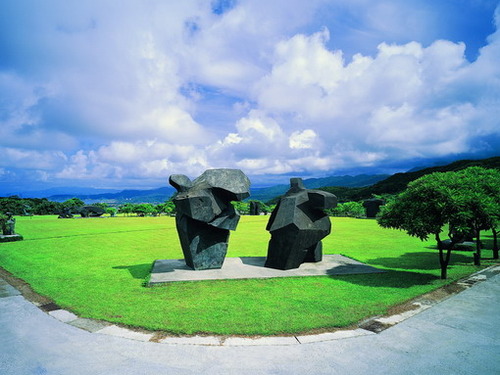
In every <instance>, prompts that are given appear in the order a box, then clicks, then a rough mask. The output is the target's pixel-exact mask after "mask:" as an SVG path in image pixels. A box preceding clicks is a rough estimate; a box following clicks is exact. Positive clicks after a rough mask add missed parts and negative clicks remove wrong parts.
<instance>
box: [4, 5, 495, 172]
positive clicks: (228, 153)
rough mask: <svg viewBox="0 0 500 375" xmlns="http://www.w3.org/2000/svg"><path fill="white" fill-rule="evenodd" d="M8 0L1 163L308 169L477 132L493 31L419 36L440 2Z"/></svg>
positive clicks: (64, 168)
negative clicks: (220, 6)
mask: <svg viewBox="0 0 500 375" xmlns="http://www.w3.org/2000/svg"><path fill="white" fill-rule="evenodd" d="M12 4H13V5H10V4H9V7H8V8H9V9H8V10H9V14H11V15H12V17H10V18H9V19H8V20H5V22H3V23H2V25H0V35H8V36H9V42H8V43H7V42H5V40H4V39H2V38H1V37H0V52H1V53H2V56H4V57H5V58H4V59H3V60H2V67H1V68H0V103H1V105H2V113H0V155H2V159H1V161H0V165H1V167H2V168H3V169H4V175H5V173H8V172H9V171H10V169H11V168H27V170H29V171H30V172H31V171H33V172H34V174H36V173H39V174H40V176H42V175H43V176H44V178H45V179H47V180H50V178H52V177H56V178H61V179H80V178H81V179H84V178H85V179H88V180H92V179H93V180H98V179H114V180H116V181H118V180H119V179H125V178H130V179H137V180H142V179H144V180H147V179H150V180H153V179H158V178H159V179H163V178H165V176H168V174H170V173H186V174H189V175H191V176H195V175H198V174H200V173H201V172H202V171H203V170H204V169H206V168H210V167H240V168H243V169H244V170H245V172H247V173H250V174H264V173H271V174H281V173H293V172H301V173H310V174H314V173H315V172H321V173H323V172H327V171H332V170H335V169H341V168H350V167H356V166H370V165H373V166H376V165H383V164H384V163H386V162H390V161H392V160H397V159H409V158H415V157H420V158H432V157H440V156H445V155H448V154H460V153H466V152H473V151H474V152H476V151H477V152H479V151H481V150H485V149H488V147H489V148H490V149H493V148H494V147H495V145H494V143H492V142H490V141H489V139H490V138H494V136H498V129H499V123H498V119H499V118H500V105H499V99H498V98H499V97H500V79H499V78H498V77H500V66H499V64H498V61H500V37H499V35H500V34H499V32H498V31H496V32H495V33H494V34H493V35H491V36H490V37H489V39H488V44H487V45H486V46H485V47H484V48H482V49H481V50H480V54H479V56H478V57H477V59H476V60H475V61H472V62H471V60H470V59H469V60H468V59H466V58H465V53H466V51H467V50H468V49H469V46H468V45H466V44H465V43H462V42H456V40H457V39H453V40H454V41H450V40H444V39H442V38H440V37H437V35H442V33H441V32H437V31H436V30H437V29H438V28H439V27H441V26H439V25H440V23H444V22H445V21H442V22H441V20H440V19H439V17H438V16H440V15H441V13H440V11H441V9H442V8H441V7H442V6H443V5H433V3H431V2H427V3H426V4H427V5H428V6H426V7H423V6H419V2H414V1H411V2H405V3H404V4H403V3H402V2H395V1H383V2H370V1H367V0H353V1H350V2H348V3H346V2H342V1H337V0H335V1H323V0H314V1H300V0H293V1H285V0H277V1H271V2H270V1H265V0H251V1H247V0H241V1H238V2H236V3H235V4H234V6H233V7H232V8H231V9H227V10H226V11H225V12H224V13H222V14H214V13H213V12H212V10H211V7H210V6H211V3H210V2H200V1H197V0H192V1H191V0H189V1H183V2H164V1H159V0H153V1H148V2H142V1H127V2H106V3H102V2H97V1H86V2H80V3H78V4H72V5H71V6H70V5H68V4H66V3H64V2H58V1H55V2H48V3H44V4H41V3H38V2H35V1H34V2H31V3H30V4H29V6H27V7H23V6H20V5H18V3H12ZM431 5H432V6H431ZM2 6H3V4H2ZM499 9H500V8H497V11H496V22H497V27H498V24H499V22H500V21H499V20H500V16H499V14H500V10H499ZM344 16H346V17H344ZM339 20H341V21H339ZM21 21H22V22H21ZM325 25H326V26H327V27H325ZM442 27H444V26H442ZM347 30H348V31H347ZM341 31H344V32H346V34H345V35H344V34H342V33H341ZM438 31H440V30H438ZM346 41H352V43H351V44H350V47H349V48H347V49H349V51H347V49H346V48H345V47H344V49H340V48H338V47H336V46H339V45H344V46H345V45H346ZM348 44H349V43H348ZM13 46H16V47H15V48H14V47H13ZM367 46H368V47H367ZM353 51H354V52H353ZM356 51H358V52H359V51H364V52H359V53H355V52H356ZM366 51H370V53H366ZM217 116H219V117H217ZM216 117H217V118H216ZM221 118H223V119H222V120H221ZM226 119H229V120H227V121H226Z"/></svg>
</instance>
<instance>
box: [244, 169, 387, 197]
mask: <svg viewBox="0 0 500 375" xmlns="http://www.w3.org/2000/svg"><path fill="white" fill-rule="evenodd" d="M387 177H389V175H387V174H378V175H366V174H361V175H358V176H331V177H324V178H308V179H305V180H304V181H303V182H304V186H305V187H306V188H308V189H318V188H322V187H325V186H343V187H363V186H369V185H372V184H374V183H376V182H379V181H381V180H384V179H386V178H387ZM288 189H290V185H276V186H271V187H267V188H251V189H250V191H251V196H250V199H255V200H259V201H263V202H267V201H269V200H271V199H273V198H276V197H278V196H280V195H283V194H285V193H286V192H287V190H288Z"/></svg>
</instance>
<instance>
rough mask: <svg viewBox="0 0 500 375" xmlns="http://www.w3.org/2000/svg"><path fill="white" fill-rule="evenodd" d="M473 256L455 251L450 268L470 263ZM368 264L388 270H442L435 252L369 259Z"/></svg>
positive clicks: (437, 254)
mask: <svg viewBox="0 0 500 375" xmlns="http://www.w3.org/2000/svg"><path fill="white" fill-rule="evenodd" d="M470 262H472V255H465V254H457V253H456V252H455V251H453V252H452V254H451V259H450V264H449V265H450V266H451V265H453V264H456V263H470ZM366 263H368V264H371V265H377V266H383V267H387V268H406V269H419V270H436V269H440V268H441V267H440V265H439V253H438V252H437V250H436V251H434V252H430V251H427V252H415V253H404V254H403V255H401V256H400V257H397V258H394V257H391V258H389V257H388V258H375V259H369V260H367V261H366Z"/></svg>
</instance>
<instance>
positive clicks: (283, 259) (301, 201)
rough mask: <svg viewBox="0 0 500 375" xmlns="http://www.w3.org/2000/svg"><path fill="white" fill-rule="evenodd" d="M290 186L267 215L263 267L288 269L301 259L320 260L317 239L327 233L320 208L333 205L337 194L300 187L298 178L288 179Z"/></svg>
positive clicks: (328, 228) (329, 226)
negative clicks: (269, 214)
mask: <svg viewBox="0 0 500 375" xmlns="http://www.w3.org/2000/svg"><path fill="white" fill-rule="evenodd" d="M290 185H291V188H290V190H288V192H287V193H286V194H285V195H284V196H283V197H282V198H281V199H280V201H279V202H278V204H277V205H276V208H275V209H274V211H273V212H272V214H271V217H270V218H269V222H268V224H267V228H266V229H267V230H268V231H270V232H271V240H270V241H269V246H268V251H267V259H266V267H270V268H277V269H282V270H288V269H291V268H298V267H299V266H300V265H301V264H302V263H304V262H319V261H321V259H322V244H321V239H323V238H324V237H326V236H327V235H328V234H330V231H331V224H330V219H329V217H328V215H327V214H326V213H325V212H324V210H326V209H329V208H333V207H335V206H336V205H337V197H335V195H333V194H331V193H327V192H325V191H320V190H309V189H306V188H305V187H304V184H303V183H302V179H300V178H292V179H290Z"/></svg>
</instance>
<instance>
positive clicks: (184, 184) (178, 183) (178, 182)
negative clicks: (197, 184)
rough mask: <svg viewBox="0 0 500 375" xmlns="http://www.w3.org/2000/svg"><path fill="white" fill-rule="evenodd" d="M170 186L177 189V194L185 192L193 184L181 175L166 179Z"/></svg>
mask: <svg viewBox="0 0 500 375" xmlns="http://www.w3.org/2000/svg"><path fill="white" fill-rule="evenodd" d="M168 182H169V183H170V185H172V186H173V187H174V188H176V189H177V191H179V192H183V191H187V190H189V188H190V187H192V186H193V183H192V182H191V180H190V179H189V177H188V176H185V175H183V174H173V175H171V176H170V178H169V179H168Z"/></svg>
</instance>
